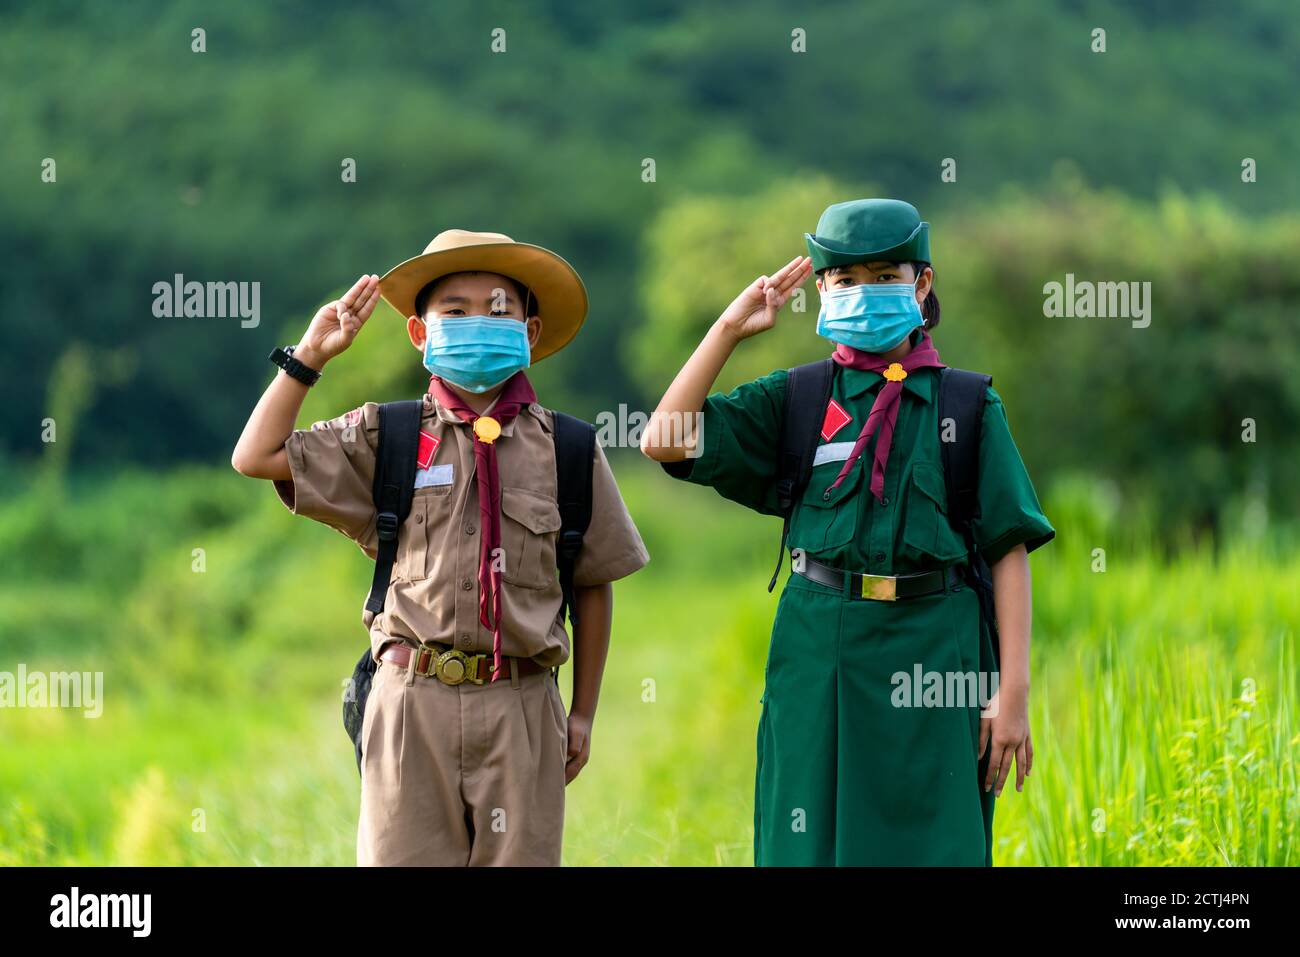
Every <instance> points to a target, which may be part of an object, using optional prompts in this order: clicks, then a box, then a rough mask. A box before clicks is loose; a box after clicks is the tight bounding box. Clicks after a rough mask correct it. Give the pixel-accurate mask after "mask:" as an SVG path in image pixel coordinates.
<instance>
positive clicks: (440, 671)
mask: <svg viewBox="0 0 1300 957" xmlns="http://www.w3.org/2000/svg"><path fill="white" fill-rule="evenodd" d="M468 661H469V655H467V654H465V652H463V651H459V650H457V649H456V648H452V649H450V650H448V651H444V652H443V653H442V654H440V655H439V656H438V660H437V661H436V662H435V663H434V673H435V674H436V675H437V676H438V680H439V681H441V682H442V683H443V684H445V685H458V684H460V683H461V682H462V681H464V680H465V679H466V678H468V677H469V666H468Z"/></svg>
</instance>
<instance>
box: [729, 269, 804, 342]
mask: <svg viewBox="0 0 1300 957" xmlns="http://www.w3.org/2000/svg"><path fill="white" fill-rule="evenodd" d="M810 275H812V260H811V259H809V258H808V257H807V256H796V257H795V258H794V259H792V260H790V262H789V263H788V264H786V266H785V267H784V268H783V269H781V271H780V272H778V273H776V275H774V276H770V277H769V276H759V277H758V278H757V279H755V280H754V281H753V282H752V283H750V284H749V285H748V286H747V287H745V290H744V292H742V293H741V294H740V295H739V296H737V297H736V299H735V301H734V302H732V304H731V305H729V306H728V307H727V308H726V309H725V310H724V311H723V313H722V315H721V316H719V317H718V323H719V324H720V325H721V326H722V327H723V328H724V329H726V330H727V332H729V333H730V334H731V335H732V336H734V337H735V338H736V339H738V340H739V339H748V338H749V337H750V336H752V335H755V334H757V333H760V332H765V331H766V330H768V329H771V328H772V326H773V325H775V324H776V314H777V311H778V310H779V309H780V308H781V307H782V306H784V305H785V304H786V300H788V299H789V298H790V296H791V294H792V293H793V292H794V291H795V289H796V288H798V287H799V286H801V285H802V284H803V283H804V282H806V281H807V279H808V277H809V276H810Z"/></svg>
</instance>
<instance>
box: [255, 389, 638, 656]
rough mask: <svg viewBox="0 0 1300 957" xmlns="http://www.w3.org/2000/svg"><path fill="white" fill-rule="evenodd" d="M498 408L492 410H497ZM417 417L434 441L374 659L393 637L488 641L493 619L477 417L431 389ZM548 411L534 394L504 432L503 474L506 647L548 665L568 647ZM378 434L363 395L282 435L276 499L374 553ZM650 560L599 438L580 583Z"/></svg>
mask: <svg viewBox="0 0 1300 957" xmlns="http://www.w3.org/2000/svg"><path fill="white" fill-rule="evenodd" d="M489 414H491V410H489ZM420 428H421V429H422V430H423V431H425V432H428V433H429V434H430V435H432V436H433V437H434V438H436V439H438V440H439V444H438V446H437V450H436V451H435V453H434V456H433V461H432V463H431V465H430V467H429V468H428V469H422V470H420V471H419V472H418V473H417V478H416V483H415V484H416V488H415V492H414V496H413V499H412V502H411V514H410V515H409V516H407V519H406V522H405V523H404V524H403V526H402V529H401V532H400V533H399V535H398V551H397V560H396V562H395V564H394V566H393V578H392V583H391V585H390V586H389V589H388V596H387V598H386V600H385V603H384V610H383V612H382V613H381V614H379V615H377V616H375V619H374V621H373V622H372V623H371V626H370V639H371V648H372V651H373V653H374V654H375V656H376V658H377V657H378V655H379V653H380V651H381V650H382V649H383V646H384V645H386V644H388V643H389V642H391V641H392V640H393V639H394V638H406V639H409V640H411V641H416V642H419V641H433V642H440V643H442V644H445V645H454V646H455V647H456V648H458V649H460V650H461V651H464V652H467V653H470V654H474V653H478V652H483V653H486V654H491V652H492V631H491V630H490V629H488V628H485V627H483V626H482V625H481V624H480V623H479V588H478V571H479V549H480V547H481V542H480V535H481V534H482V530H481V529H480V527H479V508H478V483H477V479H476V477H475V469H474V450H473V436H472V433H471V431H470V427H469V426H468V425H467V424H466V423H465V422H463V421H462V420H461V419H459V418H458V417H457V416H456V415H455V413H453V412H451V411H450V410H449V409H446V408H443V407H442V406H441V405H440V404H439V403H438V402H436V401H435V400H434V398H433V397H432V396H431V395H429V394H428V393H426V394H425V396H424V412H423V414H422V415H421V421H420ZM553 428H554V426H553V417H552V414H551V412H550V410H548V409H545V408H543V407H542V406H541V405H539V404H538V403H536V402H534V403H532V404H531V405H529V406H528V407H527V408H525V409H523V410H521V411H520V413H519V414H518V415H517V416H516V417H515V418H514V419H512V420H511V421H510V422H507V423H504V424H503V425H502V428H501V436H500V438H498V439H497V442H496V446H497V464H498V469H499V472H500V476H501V547H502V549H503V551H504V567H503V569H502V573H501V577H502V591H501V653H502V654H503V655H509V656H517V657H525V658H533V659H535V660H536V661H537V662H538V663H539V664H541V665H544V666H546V667H552V666H555V665H559V664H561V663H563V662H564V661H565V660H567V659H568V657H569V638H568V634H567V633H566V631H565V628H564V622H563V621H562V620H561V619H560V618H559V610H560V583H559V579H558V578H557V577H556V565H555V544H556V539H557V538H558V536H559V529H560V508H559V505H558V504H557V502H556V477H555V443H554V440H553ZM378 442H379V406H378V405H377V404H376V403H374V402H367V403H366V404H365V405H364V406H362V407H361V408H360V409H354V410H353V411H352V412H349V413H347V414H345V415H342V416H339V417H338V418H336V419H330V420H328V421H325V422H317V423H315V424H313V425H312V427H311V428H310V429H297V430H295V431H294V432H293V433H292V434H291V435H290V436H289V438H288V440H287V441H286V442H285V451H286V452H288V455H289V470H290V473H291V475H292V479H291V480H290V481H277V482H275V487H276V491H277V493H279V495H280V498H281V500H282V501H283V502H284V503H285V505H287V506H288V507H289V509H290V510H291V511H292V512H294V513H295V514H297V515H306V516H307V517H309V518H314V519H315V520H316V521H318V522H323V523H324V524H326V525H329V526H331V527H332V528H335V529H337V530H338V531H340V532H342V533H343V534H344V535H347V536H348V537H349V538H351V539H352V540H353V541H355V542H356V543H357V544H358V545H360V546H361V549H362V550H363V551H364V552H365V553H366V554H367V555H369V556H370V557H371V558H374V557H375V553H376V549H377V547H378V543H379V539H378V535H377V533H376V529H375V524H376V510H375V505H374V499H373V497H372V492H371V486H372V484H373V481H374V473H375V451H376V447H377V445H378ZM649 560H650V556H649V554H648V553H647V552H646V549H645V545H644V544H642V542H641V536H640V535H639V534H638V533H637V530H636V526H635V525H633V523H632V519H631V516H629V515H628V511H627V508H626V506H625V505H624V504H623V499H622V496H621V495H620V494H619V491H618V485H617V484H616V483H615V481H614V475H613V473H612V472H611V471H610V468H609V463H608V462H607V461H606V459H605V452H604V449H602V448H601V446H600V444H599V443H597V444H596V452H595V461H594V469H593V475H592V502H591V525H590V526H589V527H588V529H587V532H586V536H585V538H584V541H583V548H582V551H581V552H580V553H579V555H578V559H577V562H576V563H575V566H574V573H573V580H574V584H575V585H600V584H604V583H606V582H612V581H615V580H616V579H619V578H622V577H623V576H625V575H630V574H631V573H632V572H634V571H636V570H637V569H638V568H640V567H641V566H643V565H644V564H645V563H646V562H647V561H649Z"/></svg>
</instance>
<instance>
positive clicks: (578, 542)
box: [556, 528, 583, 559]
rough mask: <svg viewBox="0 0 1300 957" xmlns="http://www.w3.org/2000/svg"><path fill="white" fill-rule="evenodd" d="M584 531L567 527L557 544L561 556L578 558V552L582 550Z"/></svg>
mask: <svg viewBox="0 0 1300 957" xmlns="http://www.w3.org/2000/svg"><path fill="white" fill-rule="evenodd" d="M582 538H583V536H582V532H580V531H578V530H577V529H575V528H566V529H565V530H564V531H563V532H561V533H560V539H559V541H558V543H557V544H556V549H557V550H558V551H559V554H560V557H561V558H565V559H570V558H576V557H577V555H578V552H580V551H582Z"/></svg>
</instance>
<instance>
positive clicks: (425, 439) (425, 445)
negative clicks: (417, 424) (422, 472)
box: [415, 430, 442, 469]
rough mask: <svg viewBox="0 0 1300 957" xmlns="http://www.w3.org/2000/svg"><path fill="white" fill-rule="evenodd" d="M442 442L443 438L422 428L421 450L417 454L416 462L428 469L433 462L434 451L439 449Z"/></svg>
mask: <svg viewBox="0 0 1300 957" xmlns="http://www.w3.org/2000/svg"><path fill="white" fill-rule="evenodd" d="M441 444H442V439H440V438H438V437H437V436H433V435H430V434H429V433H428V432H425V431H424V430H421V431H420V450H419V452H418V453H417V454H416V456H415V464H416V465H418V466H419V467H420V468H422V469H427V468H428V467H429V466H430V465H432V464H433V456H434V453H435V452H437V451H438V446H439V445H441Z"/></svg>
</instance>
